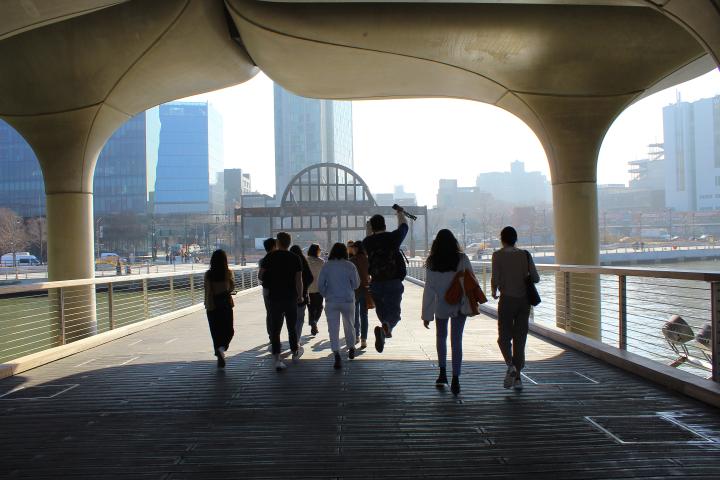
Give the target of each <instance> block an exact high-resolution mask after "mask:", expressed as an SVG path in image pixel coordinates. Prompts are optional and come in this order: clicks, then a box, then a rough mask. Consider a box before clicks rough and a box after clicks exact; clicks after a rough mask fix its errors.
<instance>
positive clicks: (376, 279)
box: [363, 210, 408, 352]
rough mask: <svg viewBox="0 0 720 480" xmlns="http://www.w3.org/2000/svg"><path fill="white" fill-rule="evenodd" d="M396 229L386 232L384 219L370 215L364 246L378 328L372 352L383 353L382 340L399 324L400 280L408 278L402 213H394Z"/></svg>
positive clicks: (406, 231) (389, 335)
mask: <svg viewBox="0 0 720 480" xmlns="http://www.w3.org/2000/svg"><path fill="white" fill-rule="evenodd" d="M396 215H397V221H398V228H397V229H396V230H393V231H392V232H388V231H386V228H387V227H386V226H385V217H383V216H382V215H373V216H372V217H371V218H370V221H369V222H368V224H367V233H368V236H367V237H365V239H364V240H363V246H364V247H365V251H366V252H367V255H368V260H369V264H370V268H369V270H370V276H371V281H370V294H371V295H372V297H373V301H374V302H375V313H376V314H377V316H378V318H379V319H380V322H381V323H382V326H381V327H375V329H374V333H375V349H376V350H377V351H378V352H382V351H383V349H384V348H385V339H386V338H391V337H392V330H393V328H395V325H397V324H398V322H399V321H400V303H401V302H402V295H403V292H404V286H403V280H404V279H405V275H406V274H407V267H406V266H405V257H404V256H403V254H402V252H401V251H400V245H402V242H403V240H405V236H406V235H407V233H408V224H407V221H406V220H405V215H404V214H403V212H402V210H398V211H397V212H396Z"/></svg>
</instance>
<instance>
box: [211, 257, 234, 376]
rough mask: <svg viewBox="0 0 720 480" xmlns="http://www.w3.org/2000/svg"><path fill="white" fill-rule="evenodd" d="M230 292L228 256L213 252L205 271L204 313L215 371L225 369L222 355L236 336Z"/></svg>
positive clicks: (232, 282)
mask: <svg viewBox="0 0 720 480" xmlns="http://www.w3.org/2000/svg"><path fill="white" fill-rule="evenodd" d="M233 290H235V277H234V276H233V273H232V272H231V271H230V268H228V260H227V255H226V254H225V252H224V251H223V250H215V251H214V252H213V254H212V257H210V270H208V271H207V272H205V310H206V313H207V318H208V324H209V325H210V336H211V337H212V341H213V349H214V351H215V356H216V357H217V366H218V368H224V367H225V352H226V351H227V349H228V347H229V346H230V340H232V338H233V335H235V330H234V329H233V307H234V303H233V299H232V295H231V292H232V291H233Z"/></svg>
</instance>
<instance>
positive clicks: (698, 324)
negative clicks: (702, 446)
mask: <svg viewBox="0 0 720 480" xmlns="http://www.w3.org/2000/svg"><path fill="white" fill-rule="evenodd" d="M472 264H473V269H474V271H475V274H476V275H477V277H478V281H479V282H480V286H481V287H482V289H483V291H485V292H486V294H487V296H488V303H487V304H486V307H489V308H491V309H497V302H496V301H495V300H493V299H492V298H491V296H490V277H491V274H492V265H491V263H490V262H472ZM537 269H538V273H539V274H540V283H539V284H538V285H537V287H538V291H539V293H540V296H541V297H542V303H540V305H538V306H537V307H533V309H532V313H531V321H532V322H534V323H536V324H538V325H543V326H547V327H551V328H554V329H560V330H564V331H566V332H573V333H578V334H581V335H583V336H586V337H589V338H592V339H595V340H599V341H601V342H603V343H605V344H607V345H611V346H613V347H616V348H619V349H621V350H626V351H628V352H632V353H635V354H638V355H640V356H643V357H646V358H649V359H651V360H654V361H657V362H661V363H664V364H666V365H670V366H673V367H677V368H679V369H682V370H685V371H688V372H690V373H693V374H695V375H699V376H703V377H711V378H713V379H714V380H715V381H718V380H720V363H719V362H720V359H719V358H718V356H719V354H718V350H719V349H720V346H719V344H718V343H719V342H720V274H718V273H714V272H695V271H678V270H664V269H663V270H657V269H650V268H624V267H594V266H588V267H584V266H571V265H537ZM408 275H409V276H411V277H413V278H415V279H417V280H420V281H424V280H425V269H424V268H423V266H422V261H420V260H415V259H414V260H411V261H410V265H409V267H408Z"/></svg>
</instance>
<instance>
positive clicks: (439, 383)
mask: <svg viewBox="0 0 720 480" xmlns="http://www.w3.org/2000/svg"><path fill="white" fill-rule="evenodd" d="M447 384H448V380H447V375H446V374H445V369H444V368H441V369H440V375H438V378H437V380H435V386H436V387H438V388H443V387H444V386H446V385H447Z"/></svg>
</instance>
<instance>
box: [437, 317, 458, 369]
mask: <svg viewBox="0 0 720 480" xmlns="http://www.w3.org/2000/svg"><path fill="white" fill-rule="evenodd" d="M465 319H466V317H465V315H459V316H457V317H452V318H451V319H450V321H449V322H450V327H451V330H450V347H451V348H452V374H453V376H455V377H459V376H460V366H461V365H462V337H463V330H464V329H465ZM447 335H448V319H447V318H438V319H437V320H435V338H436V346H437V354H438V366H439V367H440V368H442V369H445V366H446V364H447V360H446V357H447Z"/></svg>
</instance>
